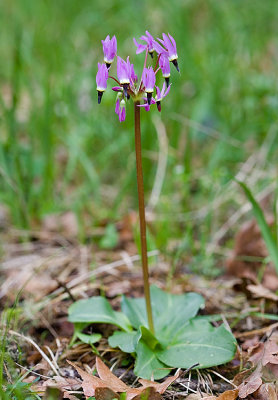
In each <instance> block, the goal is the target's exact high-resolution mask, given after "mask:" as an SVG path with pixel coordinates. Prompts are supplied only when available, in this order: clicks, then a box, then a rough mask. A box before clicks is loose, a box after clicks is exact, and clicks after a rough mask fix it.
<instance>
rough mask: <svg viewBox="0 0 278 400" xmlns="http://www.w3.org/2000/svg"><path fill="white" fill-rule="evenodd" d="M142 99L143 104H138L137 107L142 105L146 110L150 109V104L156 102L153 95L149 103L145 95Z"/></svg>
mask: <svg viewBox="0 0 278 400" xmlns="http://www.w3.org/2000/svg"><path fill="white" fill-rule="evenodd" d="M144 100H145V101H146V103H144V104H138V106H137V107H144V108H145V110H146V111H150V108H151V107H150V106H151V104H155V103H156V101H155V99H154V98H153V97H151V102H150V104H149V103H148V99H147V97H144Z"/></svg>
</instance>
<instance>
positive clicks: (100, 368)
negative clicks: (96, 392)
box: [96, 357, 128, 392]
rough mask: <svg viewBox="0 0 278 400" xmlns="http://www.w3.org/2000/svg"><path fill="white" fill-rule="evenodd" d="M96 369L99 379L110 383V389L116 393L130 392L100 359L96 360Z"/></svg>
mask: <svg viewBox="0 0 278 400" xmlns="http://www.w3.org/2000/svg"><path fill="white" fill-rule="evenodd" d="M96 368H97V372H98V374H99V377H100V378H101V379H102V381H104V382H108V387H109V388H110V389H112V390H114V391H115V392H126V391H127V390H128V386H127V385H126V384H125V383H124V382H123V381H121V380H120V379H119V378H117V377H116V376H115V375H114V374H113V373H112V372H111V371H110V369H109V368H108V367H107V366H106V365H105V364H104V362H103V361H101V359H100V358H99V357H97V358H96Z"/></svg>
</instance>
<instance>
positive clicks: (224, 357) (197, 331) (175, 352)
mask: <svg viewBox="0 0 278 400" xmlns="http://www.w3.org/2000/svg"><path fill="white" fill-rule="evenodd" d="M235 351H236V340H235V338H234V336H233V335H232V334H231V333H230V332H229V331H228V330H227V329H226V328H225V327H224V325H221V326H220V327H218V328H214V327H213V326H212V325H211V324H210V323H209V322H208V321H201V320H198V321H196V320H195V321H194V320H192V321H190V322H189V323H188V324H187V326H186V327H185V328H184V331H183V332H182V331H179V332H178V333H177V335H176V337H173V340H172V341H171V342H170V343H169V345H168V346H167V348H166V349H164V350H161V351H158V352H157V353H156V354H157V357H158V359H159V360H160V361H162V362H163V363H165V364H166V365H168V366H170V367H176V368H189V367H191V366H192V365H194V364H196V363H199V366H198V367H197V368H208V367H212V366H215V365H220V364H225V363H226V362H228V361H231V360H232V359H233V357H234V355H235Z"/></svg>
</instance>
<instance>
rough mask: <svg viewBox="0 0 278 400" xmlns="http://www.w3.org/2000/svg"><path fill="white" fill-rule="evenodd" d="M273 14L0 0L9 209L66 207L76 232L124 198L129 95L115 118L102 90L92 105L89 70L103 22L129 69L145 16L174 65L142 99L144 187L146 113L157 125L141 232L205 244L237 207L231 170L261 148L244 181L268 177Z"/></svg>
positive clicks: (248, 1) (131, 175)
mask: <svg viewBox="0 0 278 400" xmlns="http://www.w3.org/2000/svg"><path fill="white" fill-rule="evenodd" d="M277 20H278V3H277V1H276V0H265V1H262V0H221V1H220V0H171V1H166V0H160V1H151V0H140V1H138V0H129V1H127V0H126V1H123V0H118V1H112V0H106V1H103V0H82V1H76V0H57V1H53V0H24V1H22V0H12V1H10V0H2V1H1V4H0V26H1V40H0V60H1V62H0V85H1V86H0V87H1V96H0V97H1V103H0V129H1V131H0V178H1V180H0V188H1V193H0V201H1V203H4V204H6V205H8V206H9V207H10V212H11V216H12V218H13V223H14V224H16V225H18V226H23V227H30V226H31V227H32V226H39V225H38V224H39V221H40V220H41V219H42V218H43V217H44V215H46V214H52V213H56V212H63V211H65V210H73V211H74V212H75V213H76V215H77V216H78V221H79V224H80V237H84V236H85V233H84V232H85V231H86V229H87V228H88V225H89V227H90V226H97V225H98V224H99V223H100V221H102V220H103V219H109V221H112V222H115V221H117V220H120V219H121V218H122V216H123V215H124V214H125V213H126V212H127V210H128V209H136V207H137V199H136V180H135V179H136V178H135V177H136V173H135V155H134V137H133V106H132V104H128V108H127V120H126V122H124V123H122V124H120V123H119V121H118V119H117V116H116V114H115V113H114V107H115V93H113V92H112V91H109V90H108V91H107V92H106V93H105V94H104V96H103V100H102V104H101V105H100V106H98V104H97V94H96V90H95V75H96V69H97V62H98V61H99V62H102V57H103V55H102V46H101V39H104V38H105V37H106V35H107V34H110V36H111V35H114V34H115V35H116V37H117V40H118V54H119V55H121V56H122V57H126V56H127V55H130V58H131V61H132V62H133V63H134V64H135V69H136V72H137V73H140V71H141V68H142V64H143V60H144V55H142V54H141V55H138V56H136V55H135V46H134V45H133V37H136V38H138V37H139V36H141V35H142V34H143V33H144V32H145V30H146V29H147V30H149V31H150V32H151V33H152V34H153V35H154V36H155V37H157V36H161V33H162V32H166V33H167V32H170V33H171V34H172V35H173V36H174V38H175V39H176V43H177V48H178V54H179V65H180V70H181V73H180V75H179V74H178V73H177V72H176V71H175V70H174V69H173V73H172V77H171V80H172V83H173V84H172V88H171V91H170V94H169V96H168V97H167V99H165V101H164V102H163V107H162V113H161V115H158V113H157V111H156V109H153V110H152V112H149V113H146V112H144V111H143V112H142V135H143V144H142V145H143V149H144V152H143V157H144V160H143V162H144V172H145V188H146V200H147V201H148V199H149V196H150V193H151V191H152V188H153V184H154V179H155V174H156V169H157V160H158V150H159V144H158V143H159V141H158V134H157V130H156V126H155V125H157V123H159V120H158V121H157V119H154V114H155V115H156V117H158V118H159V119H160V118H161V121H162V123H163V124H164V126H165V128H166V132H167V137H168V158H167V170H166V174H165V176H164V179H163V186H162V192H161V194H160V197H159V201H158V203H157V204H156V206H155V210H154V216H153V222H152V225H153V232H154V233H153V238H152V240H153V241H154V244H153V246H154V247H158V248H160V249H161V250H164V251H168V250H169V251H171V249H172V243H175V240H177V241H178V242H179V243H180V241H181V243H182V245H181V246H182V248H186V247H190V248H191V249H192V248H193V247H194V246H195V244H194V243H195V241H197V242H198V243H199V245H198V246H197V247H198V251H200V249H202V248H205V247H206V245H205V244H206V243H207V242H209V241H210V240H211V238H212V236H213V234H214V233H215V232H216V231H217V229H219V228H220V227H221V224H223V223H224V222H225V220H226V219H227V218H228V216H229V215H230V214H231V213H232V212H234V211H235V210H236V209H237V208H238V207H239V204H240V199H242V197H241V198H239V200H238V199H237V192H240V190H239V189H238V188H237V187H236V186H231V185H233V184H232V179H233V177H234V176H235V175H236V174H237V173H238V171H239V170H240V168H242V165H244V164H243V163H245V162H246V160H248V159H249V157H250V156H251V157H252V155H254V154H255V158H256V154H261V153H260V151H261V148H263V149H265V152H264V154H263V157H261V158H260V157H259V156H258V160H256V162H255V163H253V164H252V168H251V170H250V171H251V172H252V171H254V169H255V168H257V170H255V175H254V174H253V175H252V176H253V178H254V179H253V180H252V188H253V189H254V190H255V193H256V192H257V191H258V190H261V189H262V188H265V187H267V185H269V184H270V183H271V182H273V180H274V179H275V173H276V166H275V163H276V162H277V140H275V139H276V136H277V109H278V95H277V65H278V35H277V33H278V24H277ZM112 71H115V65H113V66H112ZM110 86H112V82H110ZM262 159H263V160H262ZM256 163H257V165H256ZM256 177H257V178H256ZM231 188H232V189H231ZM221 199H223V201H222V200H221ZM218 203H219V204H218ZM198 210H204V212H203V213H199V214H198V212H199V211H198ZM194 216H195V217H194ZM151 247H152V246H151ZM204 251H205V250H204Z"/></svg>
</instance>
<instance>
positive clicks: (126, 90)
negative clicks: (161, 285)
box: [96, 31, 179, 333]
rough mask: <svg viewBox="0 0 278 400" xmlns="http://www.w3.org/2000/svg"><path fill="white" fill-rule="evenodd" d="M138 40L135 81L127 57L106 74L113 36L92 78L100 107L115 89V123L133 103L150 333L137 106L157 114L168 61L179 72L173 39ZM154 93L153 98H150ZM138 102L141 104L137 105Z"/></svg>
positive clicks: (164, 93) (111, 57)
mask: <svg viewBox="0 0 278 400" xmlns="http://www.w3.org/2000/svg"><path fill="white" fill-rule="evenodd" d="M140 40H141V41H143V42H145V43H144V44H140V43H138V42H137V40H136V39H135V38H134V39H133V41H134V44H135V46H136V47H137V49H136V54H140V53H142V52H145V61H144V65H143V70H142V75H141V79H140V80H138V77H137V75H136V74H135V71H134V65H133V64H131V63H130V60H129V57H127V59H126V61H125V60H124V59H123V58H121V57H120V56H119V55H117V77H114V76H112V75H108V69H110V67H111V64H112V62H113V60H114V58H115V56H116V52H117V40H116V37H115V36H113V38H112V39H111V40H110V36H109V35H108V36H107V37H106V39H105V40H103V41H102V44H103V53H104V64H100V63H99V64H98V72H97V76H96V83H97V92H98V103H99V104H100V102H101V99H102V96H103V93H104V92H105V90H106V89H107V81H108V79H109V78H111V79H113V80H114V81H115V82H116V83H117V86H114V87H112V90H113V91H115V92H117V97H116V106H115V113H116V114H117V115H118V117H119V121H120V122H123V121H124V120H125V118H126V103H127V101H128V100H130V99H131V100H132V101H133V103H134V117H135V119H134V121H135V125H134V126H135V149H136V170H137V187H138V199H139V218H140V237H141V257H142V267H143V277H144V293H145V299H146V309H147V315H148V323H149V328H150V330H151V332H152V333H154V324H153V317H152V308H151V299H150V287H149V272H148V258H147V243H146V219H145V205H144V184H143V170H142V157H141V129H140V107H144V108H145V110H146V111H149V110H150V107H151V106H152V105H153V104H156V105H157V109H158V111H159V112H160V111H161V100H162V99H163V98H164V97H166V96H167V94H168V93H169V90H170V86H169V80H170V62H172V63H173V64H174V66H175V67H176V69H177V70H178V71H179V67H178V62H177V58H178V55H177V48H176V43H175V40H174V38H173V37H172V36H171V35H169V34H168V36H167V35H166V34H165V33H163V40H162V39H158V40H159V41H160V43H161V44H160V43H158V42H157V41H156V40H155V39H154V38H153V36H152V35H151V34H150V33H149V32H148V31H146V34H145V35H143V36H141V37H140ZM154 52H156V53H157V62H156V65H155V67H154V68H153V67H152V66H147V61H148V54H150V55H151V57H152V58H153V57H154ZM160 70H161V71H162V76H163V77H164V78H165V82H166V85H167V90H166V87H165V83H164V84H163V87H162V90H161V91H160V89H159V87H158V86H156V75H157V73H158V72H159V71H160ZM154 90H156V96H155V97H153V93H154ZM141 103H142V104H141Z"/></svg>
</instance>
